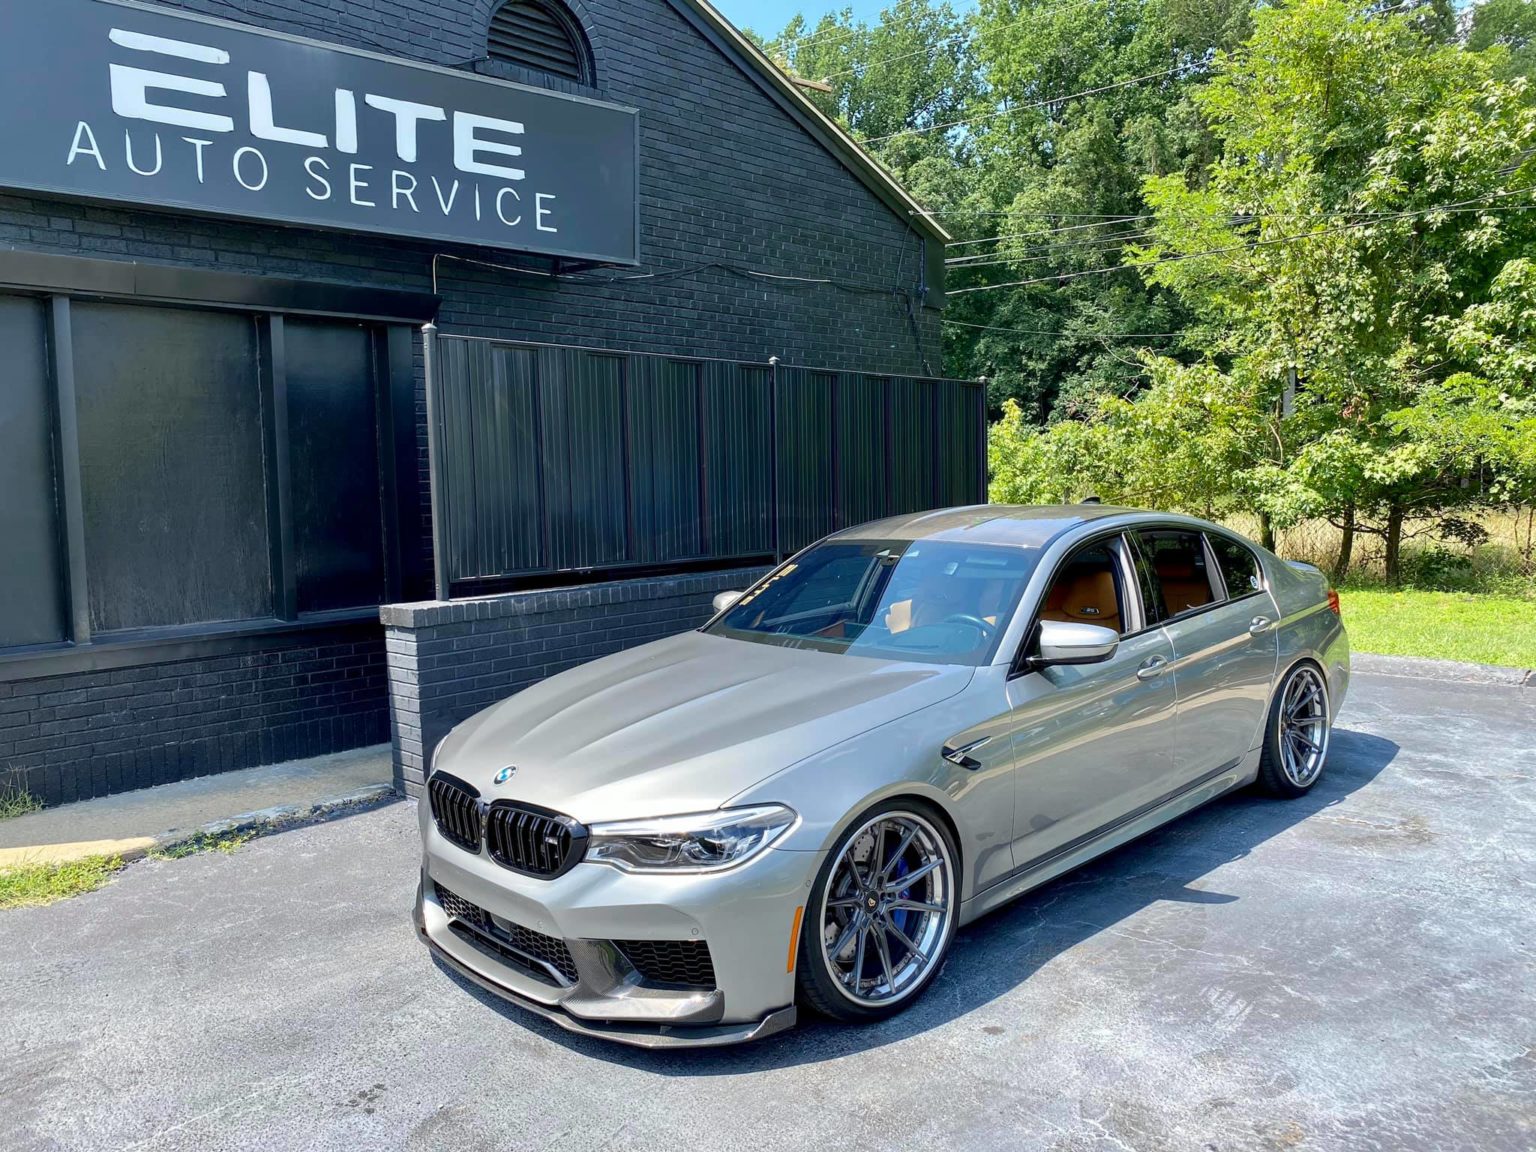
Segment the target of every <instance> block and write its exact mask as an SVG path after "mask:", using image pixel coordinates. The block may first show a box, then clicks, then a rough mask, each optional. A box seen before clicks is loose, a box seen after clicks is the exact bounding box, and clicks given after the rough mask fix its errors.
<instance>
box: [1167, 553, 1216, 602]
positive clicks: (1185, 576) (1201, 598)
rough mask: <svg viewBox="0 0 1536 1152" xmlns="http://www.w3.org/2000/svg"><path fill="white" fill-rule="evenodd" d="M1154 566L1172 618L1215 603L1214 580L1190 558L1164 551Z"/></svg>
mask: <svg viewBox="0 0 1536 1152" xmlns="http://www.w3.org/2000/svg"><path fill="white" fill-rule="evenodd" d="M1153 567H1154V568H1155V569H1156V570H1157V580H1158V583H1159V584H1161V585H1162V588H1163V603H1164V604H1165V605H1167V607H1168V612H1169V614H1170V615H1173V616H1177V615H1179V613H1181V612H1188V611H1189V610H1190V609H1191V608H1199V607H1201V606H1203V605H1205V604H1209V603H1210V602H1211V584H1210V581H1209V580H1207V579H1206V577H1205V573H1204V572H1202V571H1201V570H1200V569H1198V568H1196V567H1195V565H1194V562H1193V561H1192V560H1190V559H1189V558H1188V557H1187V556H1183V555H1180V554H1179V553H1177V552H1164V553H1161V554H1160V555H1158V556H1156V557H1155V558H1154V560H1153Z"/></svg>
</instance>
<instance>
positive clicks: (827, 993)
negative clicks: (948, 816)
mask: <svg viewBox="0 0 1536 1152" xmlns="http://www.w3.org/2000/svg"><path fill="white" fill-rule="evenodd" d="M958 856H959V854H958V852H956V850H955V845H954V841H953V839H952V838H951V836H950V834H949V829H948V828H947V827H945V825H944V822H943V821H942V820H941V819H939V817H938V815H937V814H936V813H935V812H934V811H933V810H932V809H931V808H929V806H928V805H926V804H923V803H921V802H919V801H912V800H893V801H887V802H885V803H882V804H877V805H876V806H875V807H873V808H871V809H869V810H868V811H866V812H864V813H862V814H861V815H860V816H859V817H858V818H856V819H855V820H854V822H853V825H852V826H851V827H850V829H849V830H848V831H847V832H846V833H844V834H843V835H842V836H841V837H839V839H838V841H837V843H836V844H835V845H834V846H833V849H832V851H831V852H829V853H828V854H827V858H826V860H825V861H824V862H823V863H822V866H821V869H820V870H819V871H818V872H817V874H816V881H815V883H814V884H813V885H812V887H811V894H810V900H809V901H808V902H807V904H806V911H805V917H804V920H803V927H802V929H801V935H800V956H799V963H798V976H797V983H798V987H799V991H800V995H801V998H802V999H804V1000H805V1001H806V1002H807V1003H809V1004H810V1005H811V1007H813V1008H815V1009H816V1010H817V1011H818V1012H820V1013H822V1014H823V1015H826V1016H831V1017H833V1018H834V1019H837V1020H849V1021H872V1020H883V1019H884V1018H885V1017H887V1016H893V1015H895V1014H896V1013H897V1012H899V1011H901V1010H902V1009H903V1008H905V1007H906V1006H907V1005H908V1004H910V1003H911V1002H912V1001H913V1000H915V999H916V998H917V996H918V995H919V994H920V993H921V992H922V990H923V989H924V988H926V987H927V986H928V984H929V983H930V982H931V981H932V980H933V977H934V976H935V975H937V973H938V971H939V968H940V967H941V966H942V965H943V962H944V956H945V954H946V953H947V952H948V951H949V945H950V941H951V940H952V939H954V934H955V923H956V917H957V915H958V913H959V899H960V897H959V892H960V882H959V875H958V873H957V868H956V861H957V859H958Z"/></svg>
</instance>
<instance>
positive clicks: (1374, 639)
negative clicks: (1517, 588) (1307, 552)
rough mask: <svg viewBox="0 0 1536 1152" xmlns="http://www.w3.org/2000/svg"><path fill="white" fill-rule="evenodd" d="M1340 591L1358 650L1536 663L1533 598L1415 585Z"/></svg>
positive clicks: (1519, 664)
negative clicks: (1427, 588)
mask: <svg viewBox="0 0 1536 1152" xmlns="http://www.w3.org/2000/svg"><path fill="white" fill-rule="evenodd" d="M1339 595H1340V599H1341V601H1342V603H1343V608H1344V624H1345V626H1346V627H1347V628H1348V629H1349V642H1350V646H1351V647H1352V648H1354V650H1355V651H1357V652H1379V653H1381V654H1382V655H1385V656H1430V657H1435V658H1437V659H1441V660H1470V661H1472V662H1474V663H1477V664H1505V665H1509V666H1510V667H1514V668H1536V599H1531V598H1529V597H1524V596H1500V595H1494V594H1491V593H1487V592H1433V591H1425V590H1421V589H1417V588H1400V589H1396V590H1392V589H1387V588H1359V587H1354V588H1351V587H1346V588H1345V589H1344V590H1343V591H1342V592H1341V593H1340V594H1339Z"/></svg>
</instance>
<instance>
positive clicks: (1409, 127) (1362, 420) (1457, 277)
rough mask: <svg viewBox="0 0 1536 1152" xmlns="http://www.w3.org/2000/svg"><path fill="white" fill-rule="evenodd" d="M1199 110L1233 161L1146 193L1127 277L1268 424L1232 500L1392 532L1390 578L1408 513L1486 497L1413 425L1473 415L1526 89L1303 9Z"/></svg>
mask: <svg viewBox="0 0 1536 1152" xmlns="http://www.w3.org/2000/svg"><path fill="white" fill-rule="evenodd" d="M1196 102H1197V105H1198V106H1199V107H1200V109H1201V111H1202V112H1203V114H1204V115H1205V116H1206V117H1207V119H1208V121H1209V123H1210V125H1211V129H1212V131H1213V133H1214V134H1215V136H1216V137H1217V139H1218V140H1219V141H1220V143H1221V148H1222V151H1221V157H1220V159H1218V160H1217V161H1216V162H1215V163H1214V164H1212V165H1211V166H1210V168H1209V170H1208V172H1207V174H1206V176H1205V178H1204V179H1203V180H1202V181H1200V182H1195V181H1191V180H1190V179H1189V178H1188V177H1187V175H1185V174H1183V173H1178V174H1172V175H1169V176H1164V177H1152V178H1150V179H1149V180H1148V182H1147V185H1146V195H1147V198H1148V201H1149V203H1150V204H1151V206H1152V209H1153V212H1154V216H1155V219H1154V221H1153V223H1152V226H1151V236H1150V238H1149V240H1148V242H1146V243H1144V244H1142V245H1140V246H1135V247H1133V248H1132V249H1131V259H1132V262H1133V263H1135V264H1136V265H1137V266H1138V267H1140V268H1141V269H1142V270H1143V274H1144V275H1145V276H1146V277H1147V279H1148V280H1149V281H1150V282H1151V283H1154V284H1158V285H1162V286H1164V287H1167V288H1169V289H1171V290H1172V291H1173V292H1175V293H1176V294H1177V295H1178V296H1179V298H1180V299H1181V300H1182V301H1183V302H1184V303H1185V304H1186V305H1187V306H1188V307H1189V308H1191V310H1192V311H1194V312H1195V313H1196V315H1198V316H1201V317H1202V318H1204V319H1206V320H1207V321H1208V322H1209V323H1210V325H1211V327H1212V328H1213V329H1214V330H1218V331H1221V332H1223V333H1225V335H1224V337H1223V338H1222V339H1221V340H1219V341H1218V342H1217V343H1216V345H1215V347H1214V348H1213V349H1212V356H1211V360H1212V362H1213V363H1219V364H1222V365H1223V371H1224V372H1225V373H1226V374H1228V375H1230V376H1231V377H1233V378H1234V379H1242V380H1246V381H1249V382H1251V383H1252V387H1253V391H1252V395H1253V399H1254V403H1255V405H1256V413H1257V414H1267V417H1268V422H1269V424H1270V426H1271V428H1272V432H1273V435H1272V436H1271V437H1269V438H1268V439H1267V440H1263V439H1261V440H1259V441H1256V442H1255V443H1256V445H1257V447H1258V449H1259V450H1258V452H1257V454H1256V455H1255V456H1253V457H1252V458H1251V459H1249V460H1247V461H1246V462H1245V464H1244V466H1243V467H1241V468H1238V469H1236V470H1234V473H1233V476H1232V484H1233V486H1234V487H1236V488H1246V489H1248V490H1249V492H1250V493H1251V494H1252V497H1253V499H1254V500H1255V502H1256V504H1257V506H1258V507H1259V509H1260V511H1261V513H1262V514H1264V516H1265V518H1266V522H1279V523H1283V522H1286V521H1290V520H1294V519H1296V518H1299V517H1301V516H1304V515H1311V514H1317V513H1321V514H1324V515H1327V516H1329V517H1330V518H1331V519H1333V520H1334V521H1335V522H1336V523H1337V524H1339V525H1340V527H1341V528H1343V529H1344V531H1345V533H1346V538H1350V537H1352V534H1353V533H1354V532H1356V531H1363V532H1369V533H1373V534H1377V535H1379V536H1381V537H1382V538H1383V540H1384V542H1385V550H1386V565H1387V570H1388V577H1389V579H1392V580H1396V578H1397V576H1398V570H1399V559H1400V555H1401V544H1402V539H1403V528H1404V522H1405V520H1406V519H1407V518H1408V517H1409V516H1419V515H1428V514H1437V513H1445V512H1448V511H1450V510H1452V509H1455V508H1456V507H1458V506H1461V505H1464V504H1466V503H1469V502H1471V501H1474V500H1477V499H1479V498H1481V497H1482V496H1484V495H1485V490H1484V478H1483V477H1482V476H1481V475H1480V469H1481V468H1482V467H1483V465H1484V461H1482V460H1480V459H1479V458H1478V457H1477V456H1475V455H1469V454H1468V452H1467V451H1466V449H1467V448H1468V442H1467V441H1466V440H1464V439H1463V440H1460V441H1457V440H1454V439H1453V438H1449V437H1446V436H1431V435H1429V430H1430V425H1429V423H1427V422H1426V421H1425V420H1424V419H1420V418H1416V417H1415V416H1414V412H1415V411H1416V410H1417V409H1419V408H1420V407H1421V406H1426V407H1425V410H1426V411H1428V410H1429V408H1433V407H1435V406H1439V407H1440V408H1441V409H1443V408H1444V407H1445V405H1446V404H1448V403H1450V401H1451V398H1452V396H1457V397H1460V398H1461V399H1460V402H1465V401H1466V400H1467V393H1466V392H1465V390H1464V389H1462V388H1461V386H1460V385H1457V386H1455V387H1453V388H1452V390H1451V391H1450V392H1447V391H1446V389H1447V388H1448V387H1449V386H1450V385H1449V382H1450V381H1452V380H1453V379H1455V378H1456V374H1457V371H1458V368H1459V367H1460V361H1461V360H1462V359H1464V357H1465V352H1464V351H1463V352H1462V353H1460V354H1459V353H1458V352H1457V350H1456V348H1455V347H1453V346H1452V345H1451V343H1450V342H1449V338H1448V333H1450V332H1451V331H1452V330H1453V329H1454V318H1455V317H1458V316H1461V315H1462V314H1463V313H1465V312H1466V311H1467V308H1468V305H1469V304H1473V303H1475V302H1477V301H1484V300H1488V299H1489V298H1490V296H1491V294H1492V293H1493V292H1494V285H1495V282H1496V281H1497V279H1498V277H1499V276H1500V274H1501V271H1502V270H1503V268H1504V267H1505V265H1506V263H1507V262H1508V261H1509V260H1511V259H1512V258H1516V257H1518V256H1519V255H1520V254H1521V253H1522V252H1523V251H1526V250H1528V245H1529V244H1530V243H1531V241H1532V239H1533V237H1536V233H1533V230H1532V226H1531V225H1532V221H1531V216H1532V213H1531V212H1530V211H1529V210H1528V209H1527V208H1526V207H1522V205H1526V206H1528V205H1529V197H1528V196H1523V197H1521V198H1518V199H1514V200H1511V199H1510V197H1511V196H1512V195H1514V194H1518V193H1523V192H1524V191H1525V190H1528V189H1529V188H1530V187H1531V186H1532V185H1533V183H1536V170H1533V168H1532V164H1531V161H1530V159H1529V157H1528V155H1527V152H1528V150H1529V149H1530V148H1531V146H1532V145H1533V144H1536V118H1533V114H1532V111H1531V108H1530V105H1529V104H1528V102H1527V101H1526V100H1525V98H1524V88H1523V84H1522V83H1521V82H1516V83H1513V84H1509V83H1502V82H1499V81H1498V80H1496V79H1495V78H1494V76H1493V71H1492V68H1491V62H1490V60H1489V59H1487V58H1485V57H1483V56H1480V55H1479V54H1476V53H1470V52H1466V51H1463V50H1461V49H1460V48H1458V47H1456V46H1453V45H1441V44H1437V43H1435V42H1434V40H1433V39H1432V38H1431V37H1430V36H1429V35H1427V34H1426V33H1425V32H1424V31H1423V30H1422V28H1421V27H1420V26H1419V25H1418V24H1417V23H1416V22H1415V21H1414V19H1413V18H1412V14H1392V15H1384V16H1377V15H1370V14H1368V13H1363V12H1362V11H1361V10H1359V9H1358V8H1357V7H1356V6H1354V5H1352V4H1346V3H1340V2H1339V0H1300V2H1298V3H1296V4H1293V5H1291V6H1289V7H1286V8H1283V9H1273V10H1267V11H1264V12H1261V13H1259V14H1258V16H1257V17H1256V22H1255V30H1254V35H1253V36H1252V38H1251V39H1250V40H1249V41H1248V42H1247V43H1246V44H1244V45H1243V46H1242V47H1241V48H1240V49H1239V50H1238V51H1236V52H1234V53H1232V54H1231V55H1230V56H1228V57H1225V58H1223V59H1222V60H1221V61H1220V63H1219V67H1218V75H1217V76H1216V77H1215V78H1214V79H1213V80H1212V81H1211V82H1210V83H1209V84H1208V85H1206V86H1205V87H1204V88H1202V89H1201V90H1200V92H1199V93H1197V95H1196ZM1178 370H1179V366H1177V365H1166V366H1165V368H1164V371H1167V372H1176V371H1178ZM1184 370H1185V371H1190V370H1191V369H1188V368H1185V369H1184ZM1288 389H1294V390H1295V395H1294V399H1293V400H1288V399H1287V390H1288ZM1458 444H1459V445H1460V449H1461V450H1455V448H1456V446H1457V445H1458Z"/></svg>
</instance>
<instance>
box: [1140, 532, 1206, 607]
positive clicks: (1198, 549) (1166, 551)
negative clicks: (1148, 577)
mask: <svg viewBox="0 0 1536 1152" xmlns="http://www.w3.org/2000/svg"><path fill="white" fill-rule="evenodd" d="M1136 539H1137V542H1138V543H1139V544H1140V545H1141V550H1142V552H1143V553H1145V555H1146V559H1147V563H1148V564H1150V565H1151V568H1152V573H1153V576H1154V577H1155V578H1156V583H1157V595H1158V601H1157V604H1158V608H1159V618H1160V619H1164V620H1166V619H1169V618H1170V617H1174V616H1182V615H1183V614H1184V613H1186V612H1193V611H1195V610H1196V609H1197V608H1203V607H1205V606H1206V605H1207V604H1212V603H1214V602H1215V601H1216V600H1217V599H1218V597H1217V595H1216V591H1215V586H1214V585H1213V584H1212V583H1211V573H1210V568H1209V566H1208V565H1207V564H1206V559H1205V544H1204V542H1203V540H1202V538H1201V535H1200V533H1198V532H1179V531H1174V530H1172V529H1169V530H1156V531H1150V532H1146V531H1144V532H1138V533H1136Z"/></svg>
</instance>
